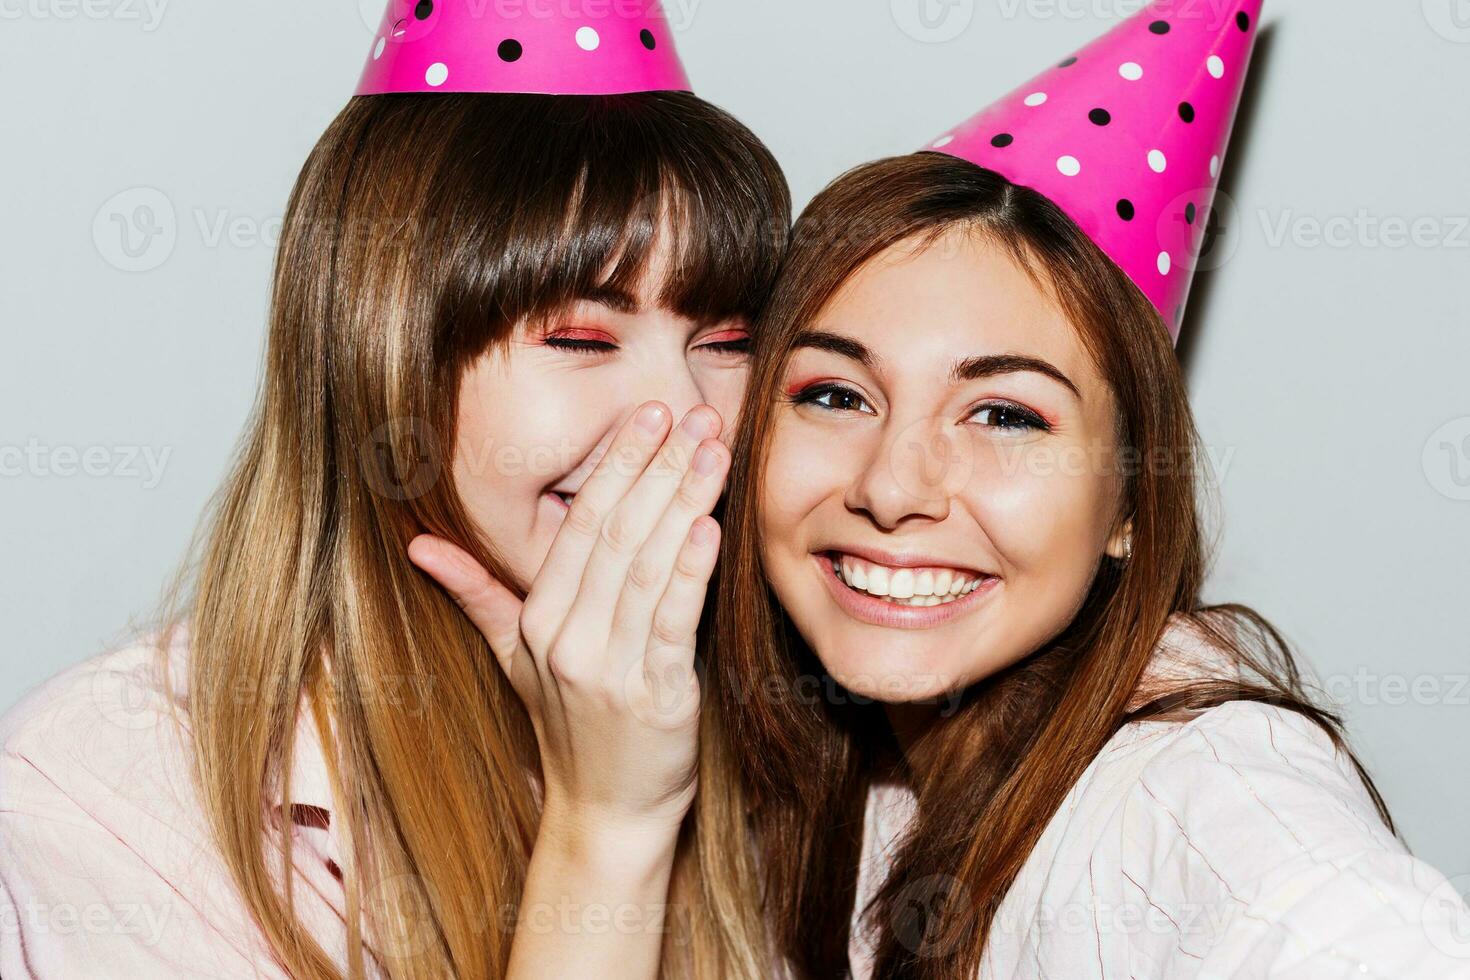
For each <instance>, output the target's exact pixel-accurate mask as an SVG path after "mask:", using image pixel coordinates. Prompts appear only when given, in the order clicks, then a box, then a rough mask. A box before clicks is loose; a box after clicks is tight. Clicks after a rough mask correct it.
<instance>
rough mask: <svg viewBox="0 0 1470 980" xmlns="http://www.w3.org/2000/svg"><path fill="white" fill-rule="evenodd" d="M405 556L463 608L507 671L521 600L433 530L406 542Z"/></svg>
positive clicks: (517, 636)
mask: <svg viewBox="0 0 1470 980" xmlns="http://www.w3.org/2000/svg"><path fill="white" fill-rule="evenodd" d="M408 558H409V560H410V561H412V562H413V563H414V564H415V565H417V566H418V567H419V568H421V569H422V570H423V571H424V572H425V573H427V574H428V575H429V576H430V577H431V578H433V579H434V581H436V582H438V583H439V584H440V585H441V586H443V587H444V590H445V591H446V592H448V593H449V595H450V596H451V597H452V598H453V599H454V601H455V602H456V603H458V604H459V607H460V608H461V609H463V610H464V611H465V615H467V616H468V617H469V618H470V622H472V623H474V624H475V628H476V629H478V630H479V631H480V632H481V633H482V634H484V637H485V639H486V640H488V641H489V643H490V648H491V649H492V650H494V651H495V657H496V659H497V660H499V661H500V665H501V667H502V668H503V669H504V670H505V671H506V672H507V673H509V672H510V667H511V664H512V663H513V662H514V659H515V656H516V653H517V652H518V651H519V650H520V647H521V626H520V620H521V600H519V599H517V598H516V596H515V593H513V592H511V591H510V589H508V588H506V587H505V586H504V585H502V584H501V583H500V582H498V581H496V579H495V577H494V576H492V575H491V574H490V573H489V572H487V571H485V569H484V568H483V567H481V565H480V563H479V562H477V561H475V559H474V558H473V557H472V556H471V555H470V554H469V553H468V552H466V551H465V550H464V549H463V548H460V547H459V546H458V545H455V544H452V543H450V542H448V541H445V540H444V539H443V538H439V537H435V536H434V535H432V534H421V535H419V536H418V537H416V538H414V539H413V540H412V541H410V542H409V543H408Z"/></svg>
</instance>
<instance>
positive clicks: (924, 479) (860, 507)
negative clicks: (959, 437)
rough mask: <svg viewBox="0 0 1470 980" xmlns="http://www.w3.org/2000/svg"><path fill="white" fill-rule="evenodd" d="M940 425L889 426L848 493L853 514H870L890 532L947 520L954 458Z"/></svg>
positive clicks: (934, 423) (927, 421)
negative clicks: (904, 526)
mask: <svg viewBox="0 0 1470 980" xmlns="http://www.w3.org/2000/svg"><path fill="white" fill-rule="evenodd" d="M940 426H941V423H940V422H939V421H938V420H924V421H920V422H918V423H910V424H907V425H903V426H892V425H890V426H889V427H885V431H884V433H883V437H882V438H881V439H880V440H877V441H876V442H875V444H874V445H873V446H872V448H871V449H869V450H864V451H866V452H867V453H868V457H867V459H866V460H865V461H864V464H863V469H862V472H861V473H860V474H859V475H858V478H857V479H856V480H854V481H853V482H852V484H851V485H850V487H849V489H848V492H847V496H846V500H845V502H846V504H847V507H848V509H849V510H854V511H860V512H863V513H866V514H867V515H868V516H869V517H870V518H871V519H872V520H873V522H874V523H876V524H877V525H878V526H879V527H882V528H884V529H885V530H894V529H896V528H898V527H899V526H900V525H902V524H904V523H906V522H909V521H932V522H939V521H942V520H944V519H945V518H947V517H948V516H949V507H950V489H949V482H950V477H951V476H952V468H953V464H954V458H953V450H952V447H951V444H950V441H949V440H948V439H947V438H946V437H945V436H944V435H943V434H942V433H941V432H940ZM853 448H856V447H853Z"/></svg>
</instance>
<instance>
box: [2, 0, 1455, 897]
mask: <svg viewBox="0 0 1470 980" xmlns="http://www.w3.org/2000/svg"><path fill="white" fill-rule="evenodd" d="M1196 2H1197V3H1200V4H1207V3H1210V2H1217V0H1196ZM150 4H151V6H150ZM920 4H925V5H927V7H928V10H927V23H928V25H930V26H927V27H926V26H925V23H926V22H925V20H923V19H921V18H920V17H919V16H918V13H919V12H920V11H919V10H918V9H917V8H918V7H919V5H920ZM364 6H366V7H367V8H369V9H368V13H367V15H366V18H365V16H364V13H363V9H362V8H363V7H364ZM1139 6H1140V5H1139V4H1138V3H1137V2H1136V0H1133V2H1126V0H668V7H669V9H670V11H671V19H672V20H673V21H675V26H676V29H677V33H678V36H679V44H680V48H681V51H682V53H683V56H684V60H685V62H686V65H687V67H688V68H689V71H690V74H691V76H692V77H693V79H694V82H695V86H696V88H697V89H698V90H699V91H700V93H701V94H702V95H704V96H705V97H706V98H708V99H710V100H711V101H714V102H716V103H719V104H721V105H723V106H725V107H727V108H729V109H730V110H732V111H734V112H735V113H736V114H737V115H738V116H740V117H741V118H742V119H744V120H746V121H747V122H748V123H749V124H750V125H751V126H752V128H754V129H755V131H756V132H757V133H759V134H760V135H761V136H762V137H764V138H765V139H766V140H767V141H768V142H769V144H770V145H771V147H772V148H773V149H774V150H775V152H776V154H777V155H778V157H779V158H780V160H781V162H782V163H783V165H784V166H785V167H786V168H787V171H788V173H789V174H790V178H791V181H792V185H793V188H794V192H795V195H796V198H797V203H798V204H799V205H800V204H804V203H805V202H806V200H808V199H809V198H810V196H811V195H812V194H813V193H815V192H816V190H818V189H819V188H820V187H821V185H822V184H824V183H825V182H826V181H827V180H829V179H830V178H832V177H833V176H835V175H836V174H837V173H839V172H840V171H841V170H843V169H845V168H846V167H848V166H851V165H854V164H857V163H860V162H862V161H864V160H867V159H870V158H873V157H876V156H882V155H889V154H892V153H898V152H906V151H908V150H911V149H915V148H918V147H919V146H921V145H924V144H925V143H926V142H927V141H929V140H930V139H932V138H933V137H935V136H937V135H939V134H940V133H942V132H944V131H945V130H947V129H948V128H949V127H950V126H951V125H952V124H954V123H956V122H957V121H959V120H960V119H962V118H964V117H966V116H968V115H969V114H971V113H972V112H973V111H975V110H976V109H978V108H979V107H981V106H982V105H983V104H985V103H987V102H989V101H990V100H991V99H993V98H995V97H997V96H999V95H1001V94H1004V93H1005V92H1007V91H1009V90H1010V89H1011V88H1012V87H1014V86H1015V85H1018V84H1019V83H1020V82H1022V81H1023V80H1025V79H1026V78H1029V77H1030V76H1031V75H1032V74H1034V73H1036V72H1037V71H1039V70H1040V69H1042V68H1043V67H1046V66H1048V65H1050V64H1052V63H1053V62H1054V61H1056V60H1057V59H1058V57H1059V56H1061V55H1064V54H1066V53H1068V52H1070V51H1072V50H1073V49H1075V48H1077V47H1080V46H1081V45H1083V44H1085V43H1086V42H1087V41H1089V40H1091V39H1092V38H1093V37H1095V36H1097V35H1098V34H1101V33H1102V32H1103V31H1105V30H1106V29H1107V27H1108V26H1110V25H1111V24H1113V23H1116V21H1117V20H1118V19H1119V18H1121V17H1123V16H1126V15H1128V14H1131V13H1133V12H1135V11H1136V10H1138V9H1139ZM380 10H381V0H363V2H359V0H311V2H309V3H295V4H288V3H264V2H260V0H244V2H234V3H231V2H216V0H210V2H197V0H196V2H188V0H85V2H84V0H0V84H3V91H4V93H5V94H4V96H3V98H0V113H3V117H0V123H3V125H0V134H3V135H0V188H3V191H0V193H3V195H4V200H5V207H4V211H3V222H0V304H3V305H0V330H3V343H0V465H3V473H0V554H3V564H0V615H3V617H4V621H5V622H6V623H8V624H10V625H9V634H8V635H7V637H6V639H5V641H4V647H3V659H0V708H3V707H4V706H6V705H8V704H10V703H11V702H12V701H14V700H15V699H16V698H17V697H19V695H20V694H21V693H22V692H23V691H24V690H26V689H27V688H29V687H30V686H32V685H33V684H35V683H37V682H38V681H40V680H41V679H43V678H44V677H46V676H48V675H49V674H52V673H54V672H55V671H57V670H58V669H60V668H62V667H63V666H65V665H68V664H70V663H73V662H75V661H77V660H79V659H81V658H83V657H85V656H88V655H91V654H93V653H96V652H98V651H100V650H102V649H104V648H105V647H106V646H107V645H108V644H110V643H112V642H114V641H115V639H116V638H117V637H118V636H119V635H120V633H121V631H122V630H123V628H124V627H125V626H126V623H127V620H128V617H129V615H130V614H132V613H133V612H135V611H139V610H143V609H146V608H148V607H149V606H150V605H151V604H152V602H153V601H154V599H155V597H156V595H157V591H158V588H159V586H160V584H161V583H162V581H163V579H164V576H165V575H166V573H167V572H168V571H169V570H170V569H171V568H172V567H173V565H174V564H175V562H176V561H177V559H178V557H179V556H180V555H181V554H182V551H183V548H184V546H185V544H186V542H187V539H188V536H189V534H190V531H191V529H192V527H193V525H194V522H195V520H196V518H197V516H198V514H199V512H200V510H201V508H202V506H203V504H204V502H205V500H206V497H207V496H208V494H209V493H210V492H211V490H212V489H213V488H214V487H215V486H216V484H217V482H218V481H219V479H220V478H221V476H222V474H223V472H224V467H225V464H226V460H227V458H228V456H229V454H230V452H231V449H232V446H233V444H234V442H235V440H236V438H237V436H238V434H239V432H240V427H241V423H242V422H243V420H244V418H245V415H246V413H247V411H248V409H249V406H250V404H251V400H252V398H253V395H254V391H255V387H256V383H257V380H258V377H259V369H260V358H261V353H262V338H263V334H264V324H265V314H266V298H267V287H268V282H269V274H270V265H271V259H272V244H273V240H274V235H275V232H276V231H277V229H278V227H279V220H280V215H281V212H282V209H283V208H284V205H285V201H286V197H287V194H288V191H289V189H290V187H291V184H292V182H293V180H294V178H295V176H296V173H297V170H298V168H299V167H300V165H301V163H302V161H303V160H304V159H305V156H306V153H307V151H308V150H309V149H310V147H311V146H312V144H313V143H314V142H315V140H316V139H317V137H318V135H319V134H320V133H321V131H322V130H323V128H324V127H325V126H326V124H327V123H328V121H329V120H330V119H331V118H332V116H333V115H334V114H335V113H336V112H337V111H338V109H339V108H340V107H341V105H342V104H343V102H344V101H345V100H346V99H347V98H348V96H349V95H350V94H351V91H352V89H353V87H354V85H355V82H356V79H357V76H358V73H359V71H360V69H361V67H362V63H363V60H364V58H365V56H366V53H367V51H368V49H369V47H370V45H371V43H372V40H373V35H372V33H371V30H370V28H369V25H368V23H367V21H370V22H372V24H373V25H374V26H376V22H377V18H378V14H379V12H380ZM1255 74H1256V77H1255V84H1254V85H1253V87H1252V89H1251V91H1250V93H1249V97H1248V103H1247V112H1246V116H1245V118H1244V119H1243V120H1242V122H1241V126H1240V128H1239V129H1238V130H1237V139H1236V142H1235V145H1234V146H1233V147H1232V152H1231V154H1230V156H1229V158H1228V159H1227V161H1226V168H1225V169H1226V173H1225V185H1224V187H1225V191H1226V192H1227V194H1228V197H1229V199H1230V200H1231V201H1233V203H1234V208H1235V210H1234V211H1233V212H1229V211H1227V212H1226V215H1225V216H1226V224H1227V230H1228V231H1229V232H1230V234H1232V235H1233V236H1234V243H1235V244H1234V251H1233V253H1232V255H1231V258H1230V260H1229V261H1228V262H1226V263H1225V264H1224V265H1223V266H1222V267H1221V268H1220V269H1219V270H1218V271H1216V272H1214V273H1213V274H1212V275H1210V276H1209V277H1207V278H1206V279H1205V280H1204V281H1203V283H1202V285H1201V286H1200V287H1199V288H1197V290H1196V294H1195V300H1194V302H1193V304H1192V307H1191V312H1190V314H1189V316H1188V318H1187V321H1186V324H1185V331H1184V339H1183V341H1182V345H1181V356H1182V357H1183V358H1184V361H1185V364H1186V366H1187V369H1188V375H1189V381H1190V386H1191V389H1192V392H1193V399H1194V405H1195V411H1196V413H1197V415H1198V419H1199V424H1200V427H1201V429H1202V430H1203V433H1204V436H1205V438H1206V440H1207V442H1208V443H1209V445H1210V448H1211V452H1212V454H1213V455H1214V457H1215V458H1216V459H1217V460H1219V461H1221V462H1222V466H1221V470H1220V484H1221V490H1222V501H1223V507H1224V509H1223V515H1222V518H1223V519H1222V521H1221V523H1220V527H1221V537H1220V545H1219V550H1218V561H1217V563H1216V565H1215V568H1214V572H1213V575H1212V578H1211V580H1210V585H1209V589H1208V597H1209V598H1210V599H1211V600H1214V601H1223V600H1227V599H1229V600H1238V601H1243V602H1246V603H1249V604H1251V605H1253V606H1255V607H1256V608H1258V609H1260V610H1261V611H1262V612H1264V613H1265V614H1266V615H1267V616H1268V617H1270V618H1271V619H1272V620H1273V621H1274V622H1276V623H1277V624H1278V625H1280V626H1281V627H1282V628H1283V630H1284V631H1285V633H1286V634H1287V636H1288V638H1289V639H1290V640H1292V641H1293V642H1294V643H1295V644H1297V646H1298V648H1299V649H1300V650H1301V652H1302V653H1303V655H1304V658H1305V660H1306V661H1307V662H1308V663H1309V664H1310V665H1311V666H1312V668H1313V669H1314V670H1315V671H1316V672H1317V674H1318V675H1319V676H1321V677H1322V678H1323V679H1324V680H1325V681H1326V683H1327V684H1328V686H1329V688H1330V690H1332V691H1333V693H1334V694H1335V695H1336V696H1337V697H1338V699H1339V700H1341V701H1342V702H1343V710H1344V711H1345V713H1346V716H1347V719H1348V721H1349V724H1350V731H1351V732H1352V734H1353V737H1354V742H1355V745H1356V746H1357V747H1358V748H1359V749H1360V750H1361V753H1362V755H1363V757H1364V758H1365V759H1366V761H1367V763H1368V765H1369V767H1370V769H1371V771H1372V772H1373V774H1374V775H1375V776H1376V778H1377V780H1378V782H1379V785H1380V787H1381V788H1382V789H1383V791H1384V792H1385V794H1386V796H1387V798H1388V801H1389V803H1390V805H1391V807H1392V809H1393V811H1394V813H1395V815H1396V816H1397V818H1398V819H1399V821H1400V824H1401V827H1402V829H1403V831H1404V833H1405V836H1406V837H1407V839H1408V841H1409V843H1410V845H1411V846H1412V847H1413V848H1414V850H1415V851H1416V852H1417V853H1418V854H1420V855H1421V856H1422V857H1425V858H1427V859H1428V860H1430V861H1431V862H1433V863H1434V864H1436V865H1438V866H1439V867H1440V868H1442V869H1443V870H1444V871H1445V872H1446V873H1447V874H1448V875H1451V876H1457V875H1464V874H1466V873H1470V820H1467V817H1470V683H1467V675H1470V612H1467V606H1470V603H1467V599H1470V499H1467V498H1470V384H1467V380H1466V377H1467V366H1470V229H1467V227H1466V224H1467V217H1470V190H1467V188H1470V100H1467V98H1466V93H1467V92H1470V0H1422V2H1421V0H1394V2H1392V3H1386V2H1368V0H1271V2H1269V3H1268V4H1267V9H1266V15H1265V30H1264V32H1263V35H1262V38H1261V41H1260V46H1259V49H1258V54H1257V60H1256V64H1255ZM143 207H147V208H149V209H151V216H152V221H151V222H148V221H145V220H143V219H145V218H147V217H149V212H148V211H143V210H140V209H141V208H143ZM170 212H171V215H172V216H171V217H170ZM119 220H121V221H124V222H141V223H142V224H143V225H146V226H148V227H155V228H158V229H160V230H161V231H162V234H159V235H156V236H155V237H154V238H152V239H151V240H150V241H151V244H150V245H149V246H148V247H147V248H146V249H142V250H141V252H140V254H138V255H136V256H129V255H127V254H126V253H125V252H123V251H122V248H121V242H122V238H121V228H120V226H119V225H118V224H116V222H117V221H119ZM1415 222H1418V240H1417V241H1414V240H1411V239H1412V236H1410V235H1409V234H1407V233H1406V229H1409V228H1410V227H1412V226H1413V225H1414V223H1415ZM133 227H134V228H135V229H136V228H137V227H139V225H138V224H136V223H135V224H133ZM136 241H137V239H136V238H135V243H136ZM129 269H135V270H141V271H129ZM89 450H90V451H91V455H90V456H84V455H83V454H85V453H87V452H88V451H89ZM69 453H75V454H77V455H76V458H71V457H70V456H69V455H68V454H69ZM84 459H89V460H90V462H89V463H88V464H87V467H86V469H89V470H91V473H90V474H89V473H87V472H84V470H83V465H82V463H83V460H84ZM1461 881H1462V882H1464V881H1470V878H1465V879H1461ZM1462 890H1464V889H1463V888H1462Z"/></svg>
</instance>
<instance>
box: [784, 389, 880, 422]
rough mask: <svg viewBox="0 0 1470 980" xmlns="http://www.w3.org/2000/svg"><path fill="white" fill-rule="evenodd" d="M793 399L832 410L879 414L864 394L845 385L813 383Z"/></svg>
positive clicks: (797, 402) (800, 402) (799, 402)
mask: <svg viewBox="0 0 1470 980" xmlns="http://www.w3.org/2000/svg"><path fill="white" fill-rule="evenodd" d="M792 401H793V402H795V403H796V404H797V405H818V406H820V407H822V408H825V409H827V410H828V411H831V412H862V413H864V414H866V415H876V414H877V413H876V412H875V411H873V407H872V406H871V405H869V404H868V403H867V401H866V400H865V399H864V398H863V396H862V395H860V394H858V393H857V392H856V391H853V390H852V389H851V388H847V387H844V386H843V385H836V384H821V385H813V386H812V387H810V388H807V389H806V390H805V391H801V392H798V393H797V395H796V396H795V397H794V398H793V399H792Z"/></svg>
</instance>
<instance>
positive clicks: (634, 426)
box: [527, 402, 673, 630]
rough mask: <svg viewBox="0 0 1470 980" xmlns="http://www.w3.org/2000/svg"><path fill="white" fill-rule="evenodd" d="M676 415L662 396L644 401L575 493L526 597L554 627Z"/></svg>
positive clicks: (565, 611) (545, 620) (553, 627)
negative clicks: (609, 522) (608, 522)
mask: <svg viewBox="0 0 1470 980" xmlns="http://www.w3.org/2000/svg"><path fill="white" fill-rule="evenodd" d="M672 417H673V415H672V413H671V412H670V411H669V409H668V406H666V405H664V404H662V403H660V402H648V403H646V404H644V405H642V406H640V407H639V409H638V411H636V412H634V413H633V417H632V418H631V419H629V420H628V421H627V422H625V423H624V424H623V427H622V428H621V429H619V430H618V434H617V435H616V436H614V437H613V441H612V444H611V445H610V446H608V449H607V452H606V453H604V454H603V457H602V459H601V460H599V461H598V463H597V466H596V468H595V469H594V470H593V471H592V474H591V475H590V476H588V477H587V482H586V483H584V484H583V485H582V488H581V489H580V490H578V491H577V495H576V496H575V497H574V498H572V505H571V509H570V510H569V511H568V512H567V516H566V518H565V519H564V520H563V521H562V524H561V527H560V528H559V529H558V530H557V532H556V538H555V540H553V541H552V543H551V550H550V551H549V552H548V553H547V555H546V561H544V562H543V563H542V565H541V570H540V571H539V572H538V573H537V574H536V579H535V581H534V582H532V583H531V590H530V595H529V596H528V598H527V601H528V602H530V603H531V604H532V605H533V607H535V610H536V616H537V618H538V619H541V620H542V621H544V622H545V623H547V624H549V626H550V628H551V629H552V630H555V629H556V628H559V627H560V625H561V622H562V620H563V619H565V618H566V613H567V610H568V609H570V608H571V606H572V603H573V602H574V601H575V599H576V596H577V589H578V587H579V586H580V584H581V581H582V573H583V571H584V569H586V567H587V559H588V556H589V555H590V554H591V553H592V549H593V547H594V546H595V545H596V544H597V538H598V535H599V534H601V533H602V525H603V523H604V522H605V521H606V520H607V515H608V514H610V513H611V512H612V510H613V508H614V507H616V506H617V504H618V501H620V500H622V499H623V495H624V494H626V493H627V491H628V488H629V487H631V486H632V485H633V484H634V482H635V481H636V480H637V478H638V476H639V475H640V474H641V473H642V472H643V470H644V469H645V468H646V467H647V465H648V463H649V461H651V460H652V459H654V457H655V455H656V454H657V452H658V450H659V447H660V446H661V445H663V442H664V437H665V435H666V434H667V432H668V429H669V425H670V422H671V419H672Z"/></svg>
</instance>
